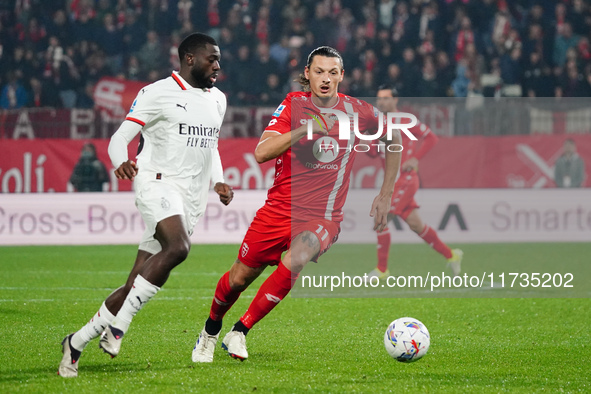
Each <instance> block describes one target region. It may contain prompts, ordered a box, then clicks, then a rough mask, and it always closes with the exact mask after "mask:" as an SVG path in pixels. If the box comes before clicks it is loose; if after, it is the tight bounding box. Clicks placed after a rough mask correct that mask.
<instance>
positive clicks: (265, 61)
mask: <svg viewBox="0 0 591 394" xmlns="http://www.w3.org/2000/svg"><path fill="white" fill-rule="evenodd" d="M252 67H253V68H254V70H256V72H254V73H251V76H250V79H251V81H252V84H253V87H254V88H255V89H256V90H257V91H258V92H257V93H260V89H262V88H263V86H265V85H266V82H267V76H268V75H270V74H275V75H279V72H280V71H279V65H278V64H277V62H276V61H275V59H273V58H272V57H271V55H270V53H269V44H266V43H264V42H261V43H259V44H258V45H257V47H256V56H255V58H254V60H253V62H252Z"/></svg>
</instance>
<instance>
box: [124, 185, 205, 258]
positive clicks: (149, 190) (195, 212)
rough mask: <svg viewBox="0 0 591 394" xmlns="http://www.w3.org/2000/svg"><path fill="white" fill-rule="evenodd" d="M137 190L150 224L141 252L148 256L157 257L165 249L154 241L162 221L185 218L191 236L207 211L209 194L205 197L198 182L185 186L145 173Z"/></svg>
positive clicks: (146, 219) (142, 209) (145, 219)
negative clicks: (179, 217)
mask: <svg viewBox="0 0 591 394" xmlns="http://www.w3.org/2000/svg"><path fill="white" fill-rule="evenodd" d="M148 175H150V176H148ZM135 187H136V192H135V205H136V206H137V208H138V210H139V212H140V214H141V215H142V218H143V220H144V223H145V225H146V230H145V231H144V234H143V235H142V239H141V241H140V244H139V249H140V250H144V251H146V252H148V253H151V254H156V253H158V252H160V250H162V247H161V246H160V242H158V240H156V239H155V238H154V233H155V232H156V225H157V224H158V222H160V221H161V220H164V219H166V218H168V217H171V216H174V215H181V216H182V217H183V220H184V225H185V228H186V230H187V233H188V234H189V235H191V234H192V233H193V228H194V227H195V225H196V224H197V221H198V220H199V218H200V217H201V216H203V213H204V212H205V206H206V204H207V193H205V198H201V196H203V191H202V190H200V189H201V187H200V185H199V184H198V183H197V182H194V181H193V182H191V183H188V184H183V183H182V182H177V181H173V180H170V179H165V178H164V177H161V179H156V174H145V175H144V176H143V177H141V178H140V177H139V174H138V177H136V179H135Z"/></svg>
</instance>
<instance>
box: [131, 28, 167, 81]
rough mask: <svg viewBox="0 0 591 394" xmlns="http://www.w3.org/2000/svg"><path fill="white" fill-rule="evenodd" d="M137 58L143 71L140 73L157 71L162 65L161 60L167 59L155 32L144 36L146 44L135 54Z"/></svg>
mask: <svg viewBox="0 0 591 394" xmlns="http://www.w3.org/2000/svg"><path fill="white" fill-rule="evenodd" d="M137 57H138V59H139V61H140V65H141V67H142V69H143V70H142V71H143V72H145V73H149V72H150V71H151V70H159V69H160V68H161V67H162V66H163V65H164V61H163V59H168V57H165V56H164V50H163V48H162V45H161V44H160V39H159V37H158V34H157V33H156V31H154V30H150V31H149V32H148V33H147V34H146V43H145V44H144V45H142V47H141V48H140V50H139V51H138V52H137Z"/></svg>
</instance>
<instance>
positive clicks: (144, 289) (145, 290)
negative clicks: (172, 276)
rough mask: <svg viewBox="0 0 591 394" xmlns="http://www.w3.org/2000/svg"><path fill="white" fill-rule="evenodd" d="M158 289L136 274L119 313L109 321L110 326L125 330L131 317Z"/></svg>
mask: <svg viewBox="0 0 591 394" xmlns="http://www.w3.org/2000/svg"><path fill="white" fill-rule="evenodd" d="M158 290H160V287H158V286H154V285H153V284H151V283H150V282H148V281H147V280H145V279H144V278H143V277H142V276H141V275H138V276H136V277H135V280H134V281H133V287H132V288H131V291H130V292H129V294H128V295H127V298H126V299H125V301H124V302H123V305H122V306H121V309H120V310H119V313H117V316H115V319H113V321H112V322H111V326H113V327H115V328H117V329H119V330H121V331H123V333H125V332H127V330H128V329H129V325H130V324H131V320H132V319H133V317H134V316H135V315H136V314H137V313H138V312H139V311H140V309H142V307H143V306H144V304H145V303H147V302H148V301H150V299H151V298H152V297H154V296H155V295H156V293H158Z"/></svg>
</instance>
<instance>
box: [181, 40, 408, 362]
mask: <svg viewBox="0 0 591 394" xmlns="http://www.w3.org/2000/svg"><path fill="white" fill-rule="evenodd" d="M343 76H344V68H343V59H342V57H341V55H340V54H339V52H338V51H337V50H335V49H333V48H331V47H326V46H324V47H319V48H316V49H315V50H313V51H312V52H311V53H310V55H309V56H308V61H307V65H306V67H305V69H304V73H303V75H301V77H300V83H301V84H302V86H303V87H304V90H306V91H305V92H294V93H289V94H288V95H287V97H286V98H285V99H284V100H283V102H282V103H281V105H279V107H278V108H277V109H276V110H275V112H274V113H273V116H272V119H271V121H270V122H269V125H268V126H267V127H266V129H265V131H264V132H263V135H262V136H261V139H260V142H259V144H258V145H257V147H256V149H255V158H256V159H257V161H258V162H259V163H264V162H266V161H268V160H272V159H276V162H275V181H274V184H273V186H272V187H271V188H270V189H269V192H268V195H267V200H266V202H265V205H264V206H263V207H262V208H261V209H259V211H258V212H257V213H256V216H255V218H254V219H253V221H252V223H251V225H250V227H249V229H248V231H247V233H246V235H245V237H244V240H243V242H242V245H241V247H240V250H239V253H238V258H237V259H236V261H235V262H234V264H233V265H232V267H231V269H230V271H228V272H226V273H225V274H224V275H223V276H222V277H221V279H220V280H219V282H218V284H217V287H216V290H215V296H214V298H213V302H212V305H211V310H210V314H209V318H208V319H207V321H206V322H205V327H204V328H203V330H202V332H201V334H200V335H199V338H198V340H197V343H196V345H195V348H194V349H193V355H192V359H193V361H194V362H211V361H213V354H214V349H215V344H216V342H217V340H218V337H219V333H220V331H221V328H222V319H223V317H224V315H225V314H226V312H227V311H228V310H229V309H230V308H231V307H232V305H233V304H234V303H235V302H236V300H237V299H238V297H239V296H240V294H241V293H242V292H243V291H244V290H245V289H246V288H247V287H248V286H249V285H250V284H251V283H252V281H254V280H255V279H256V278H257V277H258V276H259V275H260V274H261V273H262V272H263V270H264V269H265V268H266V267H267V266H269V265H272V266H277V269H276V270H275V271H274V272H273V273H272V274H271V276H269V277H268V278H267V279H266V280H265V282H264V283H263V284H262V285H261V287H260V289H259V291H258V293H257V294H256V296H255V298H254V299H253V301H252V302H251V304H250V306H249V308H248V310H247V311H246V313H245V314H244V315H243V316H242V317H241V318H240V320H238V322H236V324H235V325H234V326H233V328H232V330H231V331H230V332H228V334H227V335H226V336H225V337H224V339H223V341H222V347H223V348H224V349H225V350H226V351H227V352H228V354H229V355H230V356H232V357H234V358H237V359H240V360H244V359H246V358H247V357H248V352H247V350H246V339H245V336H246V334H247V333H248V331H249V330H250V329H251V328H252V327H253V325H254V324H256V323H257V322H258V321H260V320H261V319H262V318H263V317H265V316H266V315H267V314H268V313H269V312H270V311H271V310H272V309H273V308H274V307H275V306H276V305H277V304H278V303H279V302H280V301H281V300H282V299H283V298H284V297H285V296H286V295H287V294H288V293H289V291H290V290H291V288H292V287H293V285H294V282H295V280H296V279H297V277H298V275H299V273H300V271H301V270H302V269H303V268H304V266H305V265H306V264H307V263H308V262H309V261H316V260H317V259H318V257H319V256H320V255H322V254H323V253H324V252H326V251H327V250H328V249H329V248H330V246H331V245H332V244H333V243H334V242H335V241H336V239H337V237H338V234H339V231H340V222H341V221H342V218H343V212H342V207H343V204H344V202H345V198H346V196H347V191H348V189H349V175H350V172H351V168H352V165H353V161H354V158H355V155H356V152H355V150H354V149H352V147H353V144H355V143H356V142H359V138H358V137H357V136H355V135H354V134H351V135H350V137H351V138H350V139H348V140H347V139H341V138H339V136H340V135H339V134H340V133H339V127H337V125H339V124H338V122H336V118H337V116H338V114H336V113H335V112H332V115H329V114H330V113H331V111H335V110H336V111H340V113H341V114H342V115H343V116H344V117H347V115H349V116H351V117H353V118H355V116H357V117H358V122H357V123H358V129H359V131H360V132H367V133H368V134H372V135H375V134H377V131H379V122H380V120H381V121H382V125H385V122H384V121H383V119H381V117H382V115H381V114H379V112H378V111H377V109H376V108H374V107H373V106H371V105H369V104H367V103H365V102H363V101H360V100H358V99H356V98H352V97H349V96H346V95H344V94H340V93H338V86H339V83H340V82H341V81H342V80H343ZM345 114H347V115H345ZM354 114H357V115H354ZM310 119H314V120H313V121H312V122H311V124H312V126H311V127H312V131H313V138H312V139H309V137H308V120H310ZM341 119H343V117H341ZM347 121H349V119H348V117H347ZM348 123H349V122H348ZM333 126H335V127H333ZM347 127H349V126H347ZM384 129H385V126H384ZM400 141H401V138H400V134H399V132H398V131H397V130H396V131H395V132H394V133H392V135H391V138H390V140H386V141H385V142H386V144H387V147H388V148H393V149H389V151H388V152H387V153H386V169H385V175H384V183H383V185H382V187H381V189H380V192H379V194H378V195H377V197H376V198H375V199H374V201H373V204H372V206H371V210H370V215H371V216H373V217H374V230H380V231H381V230H383V229H384V228H385V226H387V214H388V211H389V209H390V201H391V198H392V193H393V189H394V183H395V180H396V176H397V173H398V170H399V167H400V157H401V156H400V153H399V152H398V151H399V150H400V148H401V146H400ZM366 142H368V141H366ZM394 148H398V149H394ZM283 252H286V253H285V255H284V256H283V258H282V257H281V255H282V253H283Z"/></svg>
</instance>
